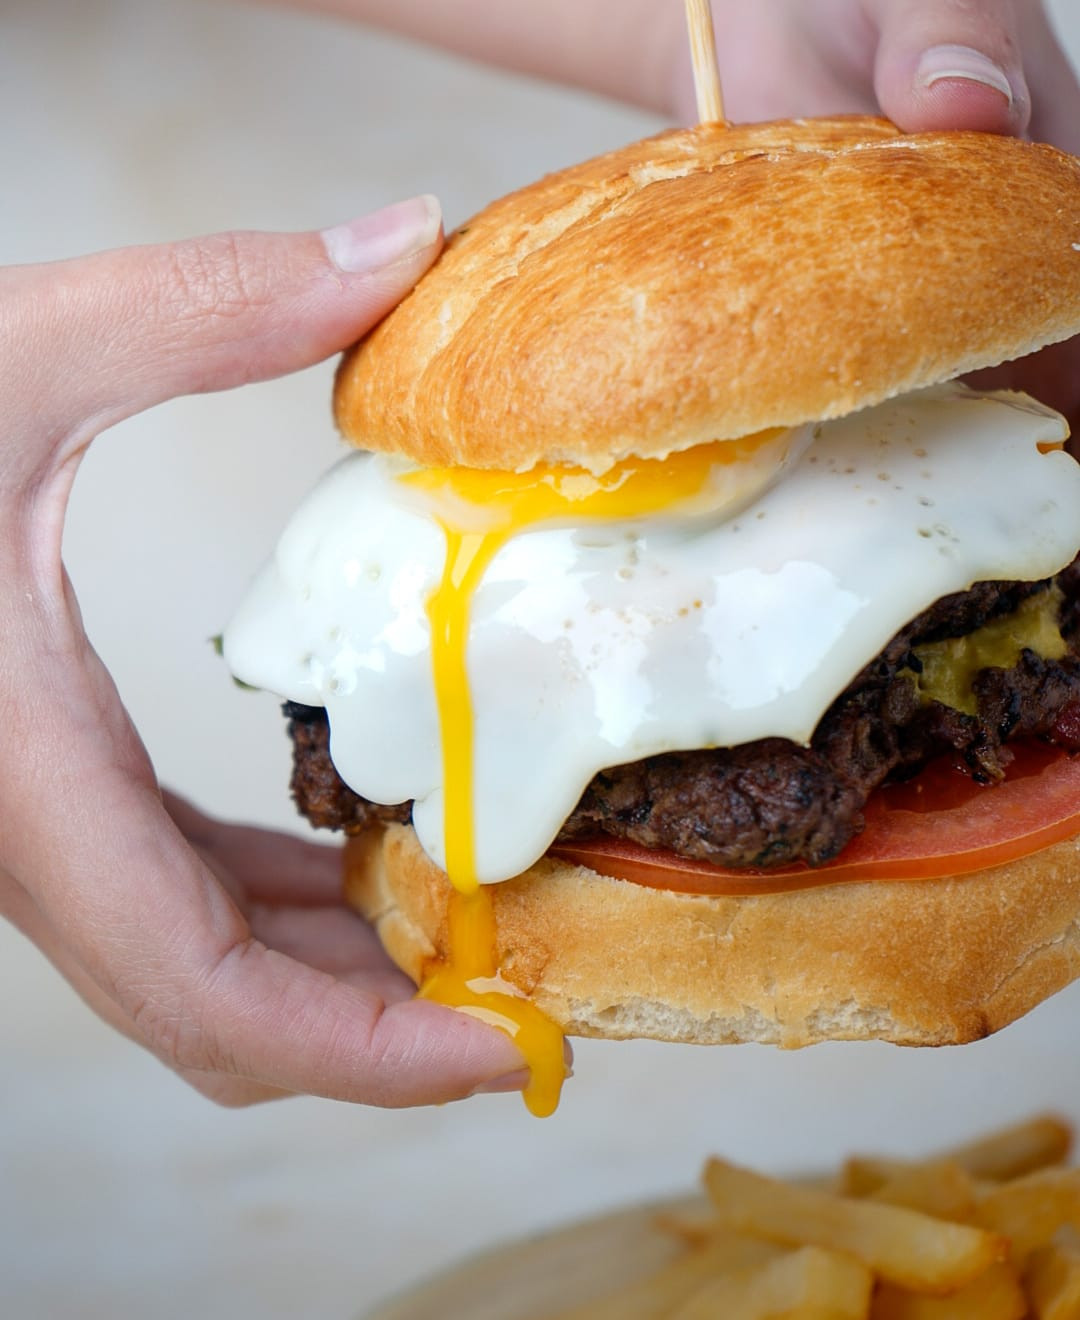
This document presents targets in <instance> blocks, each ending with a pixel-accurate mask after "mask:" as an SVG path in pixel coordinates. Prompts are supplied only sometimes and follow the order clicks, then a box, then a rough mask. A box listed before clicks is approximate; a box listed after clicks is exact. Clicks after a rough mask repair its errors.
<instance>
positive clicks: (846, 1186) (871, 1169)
mask: <svg viewBox="0 0 1080 1320" xmlns="http://www.w3.org/2000/svg"><path fill="white" fill-rule="evenodd" d="M1071 1147H1072V1130H1071V1129H1070V1127H1069V1126H1068V1124H1066V1123H1065V1122H1063V1121H1062V1120H1061V1119H1060V1118H1057V1117H1055V1116H1054V1115H1053V1114H1042V1115H1039V1116H1038V1117H1036V1118H1032V1119H1028V1120H1027V1121H1026V1122H1024V1123H1017V1124H1015V1125H1014V1126H1013V1127H1009V1128H1002V1129H1001V1130H1000V1131H998V1132H993V1133H990V1134H989V1135H988V1136H984V1137H979V1138H978V1139H977V1140H975V1141H971V1142H965V1143H964V1144H963V1145H961V1146H954V1147H952V1148H951V1149H948V1150H944V1151H942V1152H940V1154H938V1155H936V1156H934V1157H932V1158H931V1159H929V1160H917V1161H915V1160H902V1159H888V1158H882V1157H880V1156H867V1155H854V1156H852V1157H851V1158H850V1159H848V1160H847V1161H845V1163H844V1167H843V1170H842V1173H841V1178H840V1189H841V1191H842V1192H844V1194H845V1195H847V1196H869V1195H870V1194H871V1193H872V1192H875V1191H877V1189H878V1188H879V1187H882V1186H883V1185H884V1184H885V1183H887V1182H891V1181H893V1180H894V1179H896V1178H899V1177H901V1176H902V1175H903V1174H904V1173H905V1172H906V1171H907V1170H909V1169H911V1168H914V1167H917V1166H921V1165H925V1164H938V1163H941V1162H942V1161H948V1162H950V1163H953V1164H958V1165H959V1166H960V1168H961V1169H963V1170H964V1172H965V1173H968V1174H970V1175H971V1177H972V1178H976V1179H980V1180H982V1181H985V1182H1005V1181H1006V1180H1007V1179H1010V1178H1019V1177H1022V1176H1023V1175H1024V1174H1026V1173H1032V1172H1034V1171H1035V1170H1036V1169H1045V1168H1048V1167H1049V1166H1051V1165H1054V1164H1061V1163H1062V1162H1063V1161H1064V1160H1065V1159H1066V1158H1067V1157H1068V1154H1069V1151H1070V1149H1071Z"/></svg>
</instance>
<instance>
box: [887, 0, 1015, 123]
mask: <svg viewBox="0 0 1080 1320" xmlns="http://www.w3.org/2000/svg"><path fill="white" fill-rule="evenodd" d="M865 4H866V9H867V12H868V13H869V15H870V16H871V18H872V20H873V21H874V22H875V23H876V24H877V26H878V30H879V32H880V41H879V45H878V52H877V58H876V60H875V67H874V89H875V92H876V94H877V99H878V104H879V105H880V106H881V109H882V111H883V112H884V113H885V114H886V115H887V116H888V117H889V118H890V119H892V120H893V121H894V122H895V123H897V124H898V125H899V126H900V127H901V128H903V129H905V130H906V131H907V132H912V133H915V132H923V131H927V130H931V129H977V130H980V131H984V132H990V133H1023V132H1024V131H1025V130H1026V128H1027V125H1028V120H1029V117H1030V113H1031V102H1030V95H1029V92H1028V86H1027V82H1026V80H1025V77H1024V70H1023V67H1022V64H1021V54H1020V40H1019V32H1018V28H1017V15H1016V9H1015V5H1014V3H1013V0H978V2H977V3H965V4H941V3H940V0H865Z"/></svg>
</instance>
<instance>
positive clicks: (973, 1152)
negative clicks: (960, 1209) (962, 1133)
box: [943, 1114, 1072, 1182]
mask: <svg viewBox="0 0 1080 1320" xmlns="http://www.w3.org/2000/svg"><path fill="white" fill-rule="evenodd" d="M1071 1149H1072V1129H1071V1128H1070V1127H1069V1125H1068V1124H1067V1123H1065V1122H1064V1121H1063V1120H1062V1119H1060V1118H1058V1117H1056V1116H1055V1115H1054V1114H1040V1115H1038V1116H1037V1117H1035V1118H1030V1119H1028V1120H1027V1121H1026V1122H1024V1123H1017V1124H1015V1125H1014V1126H1013V1127H1009V1128H1002V1129H1001V1130H1000V1131H999V1132H993V1133H991V1134H990V1135H989V1136H986V1137H980V1138H979V1139H978V1140H976V1141H972V1142H968V1143H966V1144H965V1145H963V1146H956V1147H954V1148H953V1149H952V1150H951V1151H945V1152H943V1154H944V1156H945V1157H946V1158H947V1159H951V1160H954V1161H955V1162H956V1163H957V1164H959V1165H960V1167H961V1168H962V1169H966V1170H967V1172H968V1173H970V1174H971V1176H972V1177H973V1178H982V1179H985V1180H986V1181H987V1182H1004V1181H1005V1180H1006V1179H1008V1178H1020V1177H1022V1176H1023V1175H1024V1174H1025V1173H1033V1172H1034V1171H1035V1170H1036V1169H1045V1168H1048V1167H1049V1166H1050V1165H1052V1164H1062V1163H1064V1161H1065V1160H1066V1159H1068V1157H1069V1151H1070V1150H1071Z"/></svg>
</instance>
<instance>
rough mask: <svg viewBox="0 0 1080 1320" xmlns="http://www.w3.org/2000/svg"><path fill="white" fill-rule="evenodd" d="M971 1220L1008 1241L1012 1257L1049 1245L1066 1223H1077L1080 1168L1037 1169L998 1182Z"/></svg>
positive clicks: (987, 1193)
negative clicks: (1021, 1176)
mask: <svg viewBox="0 0 1080 1320" xmlns="http://www.w3.org/2000/svg"><path fill="white" fill-rule="evenodd" d="M975 1220H976V1222H977V1223H979V1224H980V1225H982V1227H983V1228H986V1229H989V1230H990V1231H991V1232H995V1233H1001V1234H1003V1235H1004V1236H1005V1237H1007V1238H1008V1239H1009V1240H1010V1242H1011V1243H1012V1257H1013V1259H1014V1260H1015V1261H1018V1262H1021V1263H1022V1262H1023V1260H1024V1258H1025V1257H1026V1256H1028V1255H1029V1254H1030V1253H1031V1252H1033V1251H1035V1250H1036V1249H1037V1248H1039V1247H1045V1246H1049V1244H1050V1243H1051V1242H1052V1241H1053V1239H1054V1236H1055V1234H1056V1233H1057V1232H1058V1230H1059V1229H1060V1228H1062V1227H1063V1226H1064V1225H1066V1224H1074V1225H1078V1224H1080V1169H1039V1170H1037V1171H1036V1172H1035V1173H1029V1174H1027V1175H1026V1176H1025V1177H1023V1178H1014V1179H1013V1180H1012V1181H1011V1182H1006V1183H998V1184H997V1185H996V1186H995V1187H993V1188H991V1189H990V1190H989V1191H988V1192H986V1193H985V1194H984V1195H983V1196H982V1197H981V1198H980V1199H979V1203H978V1205H977V1206H976V1209H975Z"/></svg>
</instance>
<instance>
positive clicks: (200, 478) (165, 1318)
mask: <svg viewBox="0 0 1080 1320" xmlns="http://www.w3.org/2000/svg"><path fill="white" fill-rule="evenodd" d="M1051 8H1052V9H1053V10H1054V11H1055V12H1056V14H1057V16H1058V18H1059V21H1060V23H1061V26H1062V30H1063V34H1064V35H1065V36H1066V38H1067V40H1068V41H1069V42H1070V45H1071V48H1072V50H1073V51H1074V52H1076V51H1080V13H1078V11H1077V9H1076V8H1075V7H1073V6H1072V5H1071V3H1070V0H1057V3H1055V4H1053V5H1052V6H1051ZM0 116H2V122H3V125H4V128H3V132H2V133H0V198H2V201H0V262H4V263H6V262H17V261H32V260H40V259H48V258H52V257H59V256H68V255H75V254H77V253H80V252H86V251H90V250H93V249H95V248H100V247H111V246H116V245H120V244H126V243H133V242H145V241H154V240H158V239H166V238H172V237H177V236H180V235H184V234H194V233H199V232H206V231H211V230H215V229H220V228H227V227H244V226H249V227H255V228H267V229H270V228H282V229H291V228H297V229H299V228H307V227H311V226H321V225H324V224H329V223H332V222H334V221H337V220H341V219H344V218H347V217H349V216H351V215H353V214H356V213H359V212H361V211H364V210H367V209H370V208H374V207H376V206H379V205H381V204H384V203H387V202H389V201H392V200H394V199H396V198H399V197H403V196H408V195H411V194H414V193H416V192H420V191H434V192H437V193H439V194H440V195H441V197H442V199H443V202H444V206H445V209H446V213H447V217H448V220H449V222H450V223H451V224H452V223H455V222H456V221H458V220H460V219H463V218H464V217H465V216H466V215H467V214H468V213H469V212H470V211H471V210H474V209H476V208H477V207H478V206H480V205H481V204H483V202H485V201H486V200H488V199H489V198H491V197H493V196H495V195H497V194H499V193H503V192H505V191H507V190H508V189H509V188H511V187H513V186H515V185H517V184H519V183H523V182H526V181H527V180H529V179H531V178H533V177H535V176H536V175H537V174H539V173H541V172H542V171H544V170H546V169H549V168H555V167H558V166H560V165H563V164H567V163H569V162H571V161H574V160H577V159H579V158H581V157H584V156H586V155H589V154H592V153H594V152H596V151H599V150H601V149H604V148H606V147H609V146H614V145H616V144H618V143H620V142H623V141H626V140H629V139H630V138H633V137H638V136H641V135H642V134H644V133H645V132H648V131H651V130H652V129H653V128H654V127H657V126H658V124H657V122H656V121H655V120H653V119H651V118H650V117H648V116H645V115H642V114H637V113H632V112H629V111H625V110H621V109H618V108H616V107H612V106H610V105H607V104H603V103H600V102H597V101H594V100H592V99H590V98H586V97H583V96H579V95H575V94H572V93H569V92H566V91H563V90H557V89H555V90H553V89H546V88H541V87H539V86H536V85H530V84H526V83H524V82H521V81H520V80H515V79H511V78H508V77H504V76H501V75H496V74H491V73H488V72H485V71H481V70H478V69H476V68H474V67H471V66H468V65H466V64H464V63H461V62H457V61H453V60H449V59H446V58H443V57H441V56H438V55H434V54H431V53H428V52H422V51H419V50H417V49H415V48H410V47H408V46H405V45H403V44H401V43H398V42H394V41H390V40H388V39H385V38H382V37H378V36H375V35H373V34H371V33H367V32H362V31H360V30H358V29H351V28H349V27H346V26H344V25H341V24H335V23H332V22H329V21H324V20H318V19H311V18H302V17H298V16H295V15H293V14H290V13H288V12H286V11H280V12H279V11H277V10H274V9H272V8H267V9H262V8H260V7H258V6H252V7H250V8H244V7H241V6H235V7H234V6H231V5H229V4H226V3H213V2H212V0H183V2H181V0H177V2H176V3H174V4H167V3H154V0H67V2H66V3H65V0H8V2H7V3H6V4H4V5H3V6H2V7H0ZM330 370H331V368H330V367H329V366H327V367H322V368H318V369H316V370H313V371H310V372H307V373H305V374H303V375H301V376H298V377H294V378H292V379H290V380H287V381H283V382H279V383H276V384H271V385H262V386H258V387H252V388H249V389H246V390H243V391H239V392H237V393H235V394H232V395H216V396H210V397H206V398H200V399H193V400H184V401H181V402H178V403H175V404H172V405H169V406H167V407H164V408H161V409H158V410H157V411H156V412H154V413H153V414H151V415H149V416H147V417H144V418H140V419H136V420H135V421H133V422H131V423H128V424H126V425H124V426H122V427H120V428H119V429H117V430H116V431H114V432H113V433H111V434H109V435H108V436H106V437H104V438H103V439H102V440H101V441H99V442H98V443H97V444H96V445H95V447H94V449H93V451H92V453H91V455H90V457H89V459H88V461H87V462H86V464H85V466H84V468H83V470H82V472H81V473H80V476H79V479H78V483H77V487H76V491H75V497H74V501H73V506H72V511H71V518H70V524H69V531H68V537H67V557H68V562H69V566H70V569H71V572H72V575H73V577H74V580H75V583H76V587H77V589H78V592H79V595H80V597H81V600H82V604H83V608H84V612H85V616H86V621H87V626H88V629H89V632H90V635H91V637H92V639H93V640H94V642H95V644H96V645H97V647H98V649H99V650H100V652H101V653H102V654H103V656H104V657H105V659H106V661H107V663H108V664H109V665H110V667H111V668H112V670H113V673H114V674H115V676H116V678H117V681H118V683H119V686H120V689H121V691H122V692H123V694H124V696H125V698H126V700H127V702H128V704H129V706H130V708H131V710H132V712H133V713H134V716H135V719H136V722H137V724H138V725H139V728H140V729H141V730H142V732H143V735H144V737H145V739H146V741H147V743H148V745H149V747H150V749H151V751H152V753H153V755H154V757H155V760H156V762H157V764H158V767H159V769H160V773H161V776H162V778H163V779H164V780H165V781H166V782H168V783H170V784H172V785H173V786H175V787H177V788H179V789H180V790H181V791H183V792H185V793H187V794H188V795H190V796H192V797H193V798H194V799H195V800H196V801H198V802H199V803H200V804H202V805H203V806H205V807H206V808H208V809H210V810H212V811H214V812H216V813H218V814H221V815H226V816H234V817H245V818H248V819H252V820H257V821H261V822H264V823H267V824H274V825H279V826H283V827H286V828H299V826H298V825H297V823H296V821H295V818H294V816H293V813H292V808H291V804H290V803H289V802H288V798H287V794H286V790H285V785H286V782H287V776H288V748H287V743H286V739H285V736H284V733H283V730H282V727H281V721H280V720H279V718H278V717H277V714H276V710H275V703H274V702H273V700H272V699H270V698H269V697H261V696H244V695H241V694H239V693H238V692H237V691H236V690H235V688H234V687H233V685H232V684H231V683H230V681H229V679H228V678H227V676H226V675H225V673H224V672H223V669H222V667H221V665H220V662H219V661H217V660H216V658H215V657H214V655H213V654H212V652H211V650H210V648H209V646H208V645H207V644H206V640H205V639H206V638H208V637H209V636H211V635H212V634H214V633H216V632H217V631H219V629H220V628H221V625H222V623H223V622H224V620H225V619H226V618H227V616H228V614H229V611H230V609H231V608H232V606H233V604H234V603H235V601H236V600H237V598H238V596H239V594H240V592H241V591H242V589H243V586H244V584H245V582H246V580H247V577H248V575H249V574H250V573H251V572H252V571H253V570H254V568H255V567H256V565H257V563H258V561H259V560H260V558H261V557H262V555H263V554H264V553H265V552H266V551H267V550H268V548H269V546H270V545H271V543H272V540H273V538H274V536H275V534H276V531H277V530H278V528H279V527H280V525H281V523H282V521H283V519H284V518H285V516H286V515H287V513H288V512H289V510H290V508H291V506H292V505H293V504H294V503H295V500H296V498H297V495H298V493H299V492H300V491H301V490H303V489H306V488H307V487H308V486H309V485H310V484H311V483H312V482H313V481H314V480H315V478H316V476H317V474H318V473H319V472H320V471H321V470H323V469H324V468H325V467H326V466H328V465H329V463H330V462H331V461H332V460H333V458H334V457H335V456H336V454H337V453H338V447H337V440H336V437H335V434H334V432H333V428H332V426H331V422H330V418H329V407H328V397H329V381H330ZM0 827H2V823H0ZM1078 1009H1080V986H1077V987H1075V988H1074V990H1072V991H1069V992H1066V993H1065V994H1063V995H1060V996H1059V997H1058V998H1057V999H1056V1000H1055V1001H1053V1002H1051V1003H1049V1004H1047V1005H1044V1006H1043V1007H1042V1008H1041V1009H1040V1010H1039V1011H1037V1012H1036V1013H1034V1014H1032V1015H1031V1016H1030V1017H1029V1018H1028V1019H1027V1020H1025V1021H1024V1022H1022V1023H1020V1024H1018V1025H1017V1026H1015V1027H1013V1028H1011V1029H1009V1030H1007V1031H1005V1032H1003V1033H1002V1034H1001V1035H999V1036H998V1037H995V1038H994V1039H992V1040H990V1041H987V1042H985V1043H982V1044H979V1045H975V1046H969V1047H966V1048H964V1049H961V1050H952V1051H938V1052H931V1051H922V1052H914V1051H900V1050H896V1049H893V1048H890V1047H887V1046H882V1047H875V1046H835V1047H832V1046H826V1047H818V1048H816V1049H813V1050H809V1051H805V1052H802V1053H795V1054H782V1053H779V1052H776V1051H772V1050H767V1049H764V1048H760V1047H752V1046H748V1047H743V1048H739V1049H727V1050H713V1051H708V1050H695V1049H693V1048H691V1047H674V1046H659V1045H655V1044H648V1043H634V1044H621V1045H603V1044H593V1043H589V1042H585V1043H579V1045H578V1049H577V1068H576V1071H577V1076H576V1077H575V1079H574V1081H573V1082H572V1083H571V1084H570V1085H569V1086H568V1088H567V1091H566V1095H565V1099H564V1102H563V1106H562V1108H561V1109H560V1111H559V1113H558V1114H557V1115H556V1117H554V1118H552V1119H550V1120H548V1121H546V1122H544V1123H539V1122H536V1121H534V1120H532V1119H530V1118H529V1117H528V1116H527V1114H526V1113H525V1111H524V1109H523V1107H522V1105H521V1102H520V1100H519V1099H518V1098H517V1097H516V1096H506V1097H501V1096H500V1097H485V1098H481V1099H478V1100H475V1101H471V1102H469V1103H468V1104H463V1105H456V1106H450V1107H447V1108H444V1109H430V1110H421V1111H414V1112H402V1113H383V1112H379V1111H375V1110H364V1109H360V1108H355V1107H349V1106H345V1105H335V1104H330V1103H324V1102H318V1101H308V1100H296V1101H291V1102H288V1103H283V1104H278V1105H273V1106H268V1107H264V1108H261V1109H258V1110H252V1111H246V1112H226V1111H221V1110H218V1109H216V1108H214V1107H213V1106H212V1105H210V1104H209V1103H208V1102H206V1101H204V1100H202V1099H200V1098H198V1097H197V1096H195V1095H194V1094H193V1093H189V1092H188V1091H187V1090H186V1089H185V1088H184V1087H183V1085H182V1084H181V1083H179V1082H178V1081H176V1080H175V1079H174V1078H173V1077H172V1076H171V1075H170V1074H169V1073H167V1072H166V1071H165V1070H164V1069H163V1068H162V1067H161V1066H160V1065H158V1064H157V1063H156V1062H155V1061H154V1060H152V1059H150V1058H148V1057H146V1056H144V1055H143V1054H141V1053H140V1052H139V1051H138V1050H137V1049H136V1048H135V1047H134V1046H131V1045H129V1044H128V1043H126V1042H125V1041H123V1040H121V1039H120V1038H118V1037H115V1036H113V1035H112V1034H111V1033H110V1032H109V1031H108V1030H107V1029H106V1028H104V1027H103V1026H101V1025H100V1024H99V1023H98V1022H97V1020H96V1019H94V1018H93V1017H92V1016H91V1015H90V1014H89V1013H88V1012H87V1011H86V1010H85V1009H84V1008H83V1007H82V1005H81V1004H80V1003H79V1002H78V1001H77V1000H76V998H75V997H74V995H73V994H72V993H71V992H70V991H69V990H68V989H67V987H66V986H65V985H64V984H63V983H62V982H61V981H60V980H59V979H58V978H57V977H56V976H55V974H54V973H53V972H52V971H51V969H50V968H49V967H48V966H47V965H46V964H45V963H44V962H43V960H42V959H41V958H40V957H39V956H38V955H37V954H36V952H35V951H34V950H32V949H31V948H30V947H29V946H28V945H27V944H26V943H25V942H24V941H23V940H21V939H20V938H19V937H18V936H16V935H15V934H14V933H12V932H11V931H10V930H8V929H7V928H0V1315H3V1316H4V1317H6V1318H7V1317H10V1318H11V1320H22V1318H23V1317H26V1318H27V1320H39V1318H41V1317H48V1318H49V1320H53V1318H55V1320H74V1318H75V1317H80V1318H82V1317H98V1316H101V1317H106V1316H107V1317H113V1318H115V1317H119V1318H121V1320H124V1318H126V1317H141V1316H154V1317H161V1318H162V1320H173V1318H175V1320H180V1317H189V1316H193V1315H197V1316H200V1317H202V1318H203V1320H218V1318H219V1317H220V1318H221V1320H224V1318H225V1317H232V1318H235V1317H247V1316H258V1317H270V1318H276V1317H295V1316H304V1317H311V1318H312V1320H322V1318H323V1317H325V1318H327V1320H330V1318H337V1317H342V1318H344V1317H349V1316H352V1315H355V1314H357V1313H358V1312H360V1311H362V1310H363V1309H364V1308H365V1307H367V1306H369V1305H370V1304H371V1303H373V1302H374V1301H375V1300H377V1299H378V1298H380V1297H382V1296H385V1295H386V1294H387V1293H388V1292H390V1291H392V1290H394V1289H397V1288H399V1287H401V1286H403V1285H405V1284H407V1283H408V1282H409V1281H410V1280H411V1279H416V1278H418V1277H420V1276H421V1275H423V1274H426V1273H428V1272H429V1271H431V1270H432V1269H434V1268H436V1267H438V1266H439V1265H441V1264H443V1263H445V1262H448V1261H451V1260H453V1259H455V1258H457V1257H458V1256H459V1255H460V1254H461V1253H463V1252H465V1251H468V1250H470V1249H472V1248H475V1247H477V1246H482V1245H487V1244H489V1243H490V1242H491V1241H492V1240H493V1239H494V1238H495V1237H497V1236H508V1235H514V1234H517V1233H520V1232H523V1231H527V1230H529V1229H532V1228H534V1227H536V1226H539V1225H545V1224H549V1223H553V1222H556V1221H558V1220H560V1219H563V1218H565V1217H567V1216H569V1215H574V1214H580V1213H582V1212H585V1211H589V1210H592V1209H594V1208H598V1207H601V1206H606V1205H610V1204H614V1203H617V1202H620V1201H623V1200H626V1199H630V1198H641V1197H644V1196H649V1195H652V1194H655V1193H659V1192H665V1191H670V1190H676V1189H682V1188H684V1187H686V1186H688V1185H689V1184H690V1183H691V1182H692V1181H693V1180H694V1178H695V1176H696V1171H697V1169H698V1167H699V1165H700V1162H701V1160H702V1158H703V1156H704V1155H705V1154H706V1153H707V1152H708V1151H710V1150H713V1149H716V1150H722V1151H724V1152H726V1153H728V1154H731V1155H734V1156H736V1157H737V1158H739V1159H742V1160H747V1161H752V1162H754V1163H757V1164H760V1165H762V1166H764V1167H767V1168H773V1169H800V1168H808V1167H812V1166H817V1165H821V1164H823V1163H828V1162H829V1161H831V1160H832V1159H833V1158H834V1157H835V1156H836V1155H837V1154H838V1153H840V1152H841V1151H843V1150H846V1149H849V1148H851V1147H852V1146H854V1147H874V1146H880V1147H883V1148H888V1149H895V1150H909V1149H915V1148H922V1147H924V1146H925V1145H927V1144H928V1143H931V1144H932V1143H935V1142H938V1141H940V1140H946V1139H949V1138H950V1137H952V1136H954V1135H958V1134H966V1133H969V1132H970V1131H971V1130H972V1129H973V1128H974V1127H977V1126H981V1125H984V1124H993V1123H996V1122H998V1121H1001V1120H1005V1119H1010V1118H1013V1117H1015V1116H1017V1115H1020V1114H1023V1113H1026V1112H1028V1111H1031V1110H1034V1109H1039V1108H1043V1107H1054V1108H1057V1109H1059V1110H1062V1111H1064V1112H1066V1113H1071V1114H1072V1116H1073V1117H1074V1118H1075V1119H1077V1120H1080V1040H1078V1035H1077V1032H1076V1029H1075V1026H1074V1018H1075V1017H1076V1015H1077V1011H1078Z"/></svg>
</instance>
